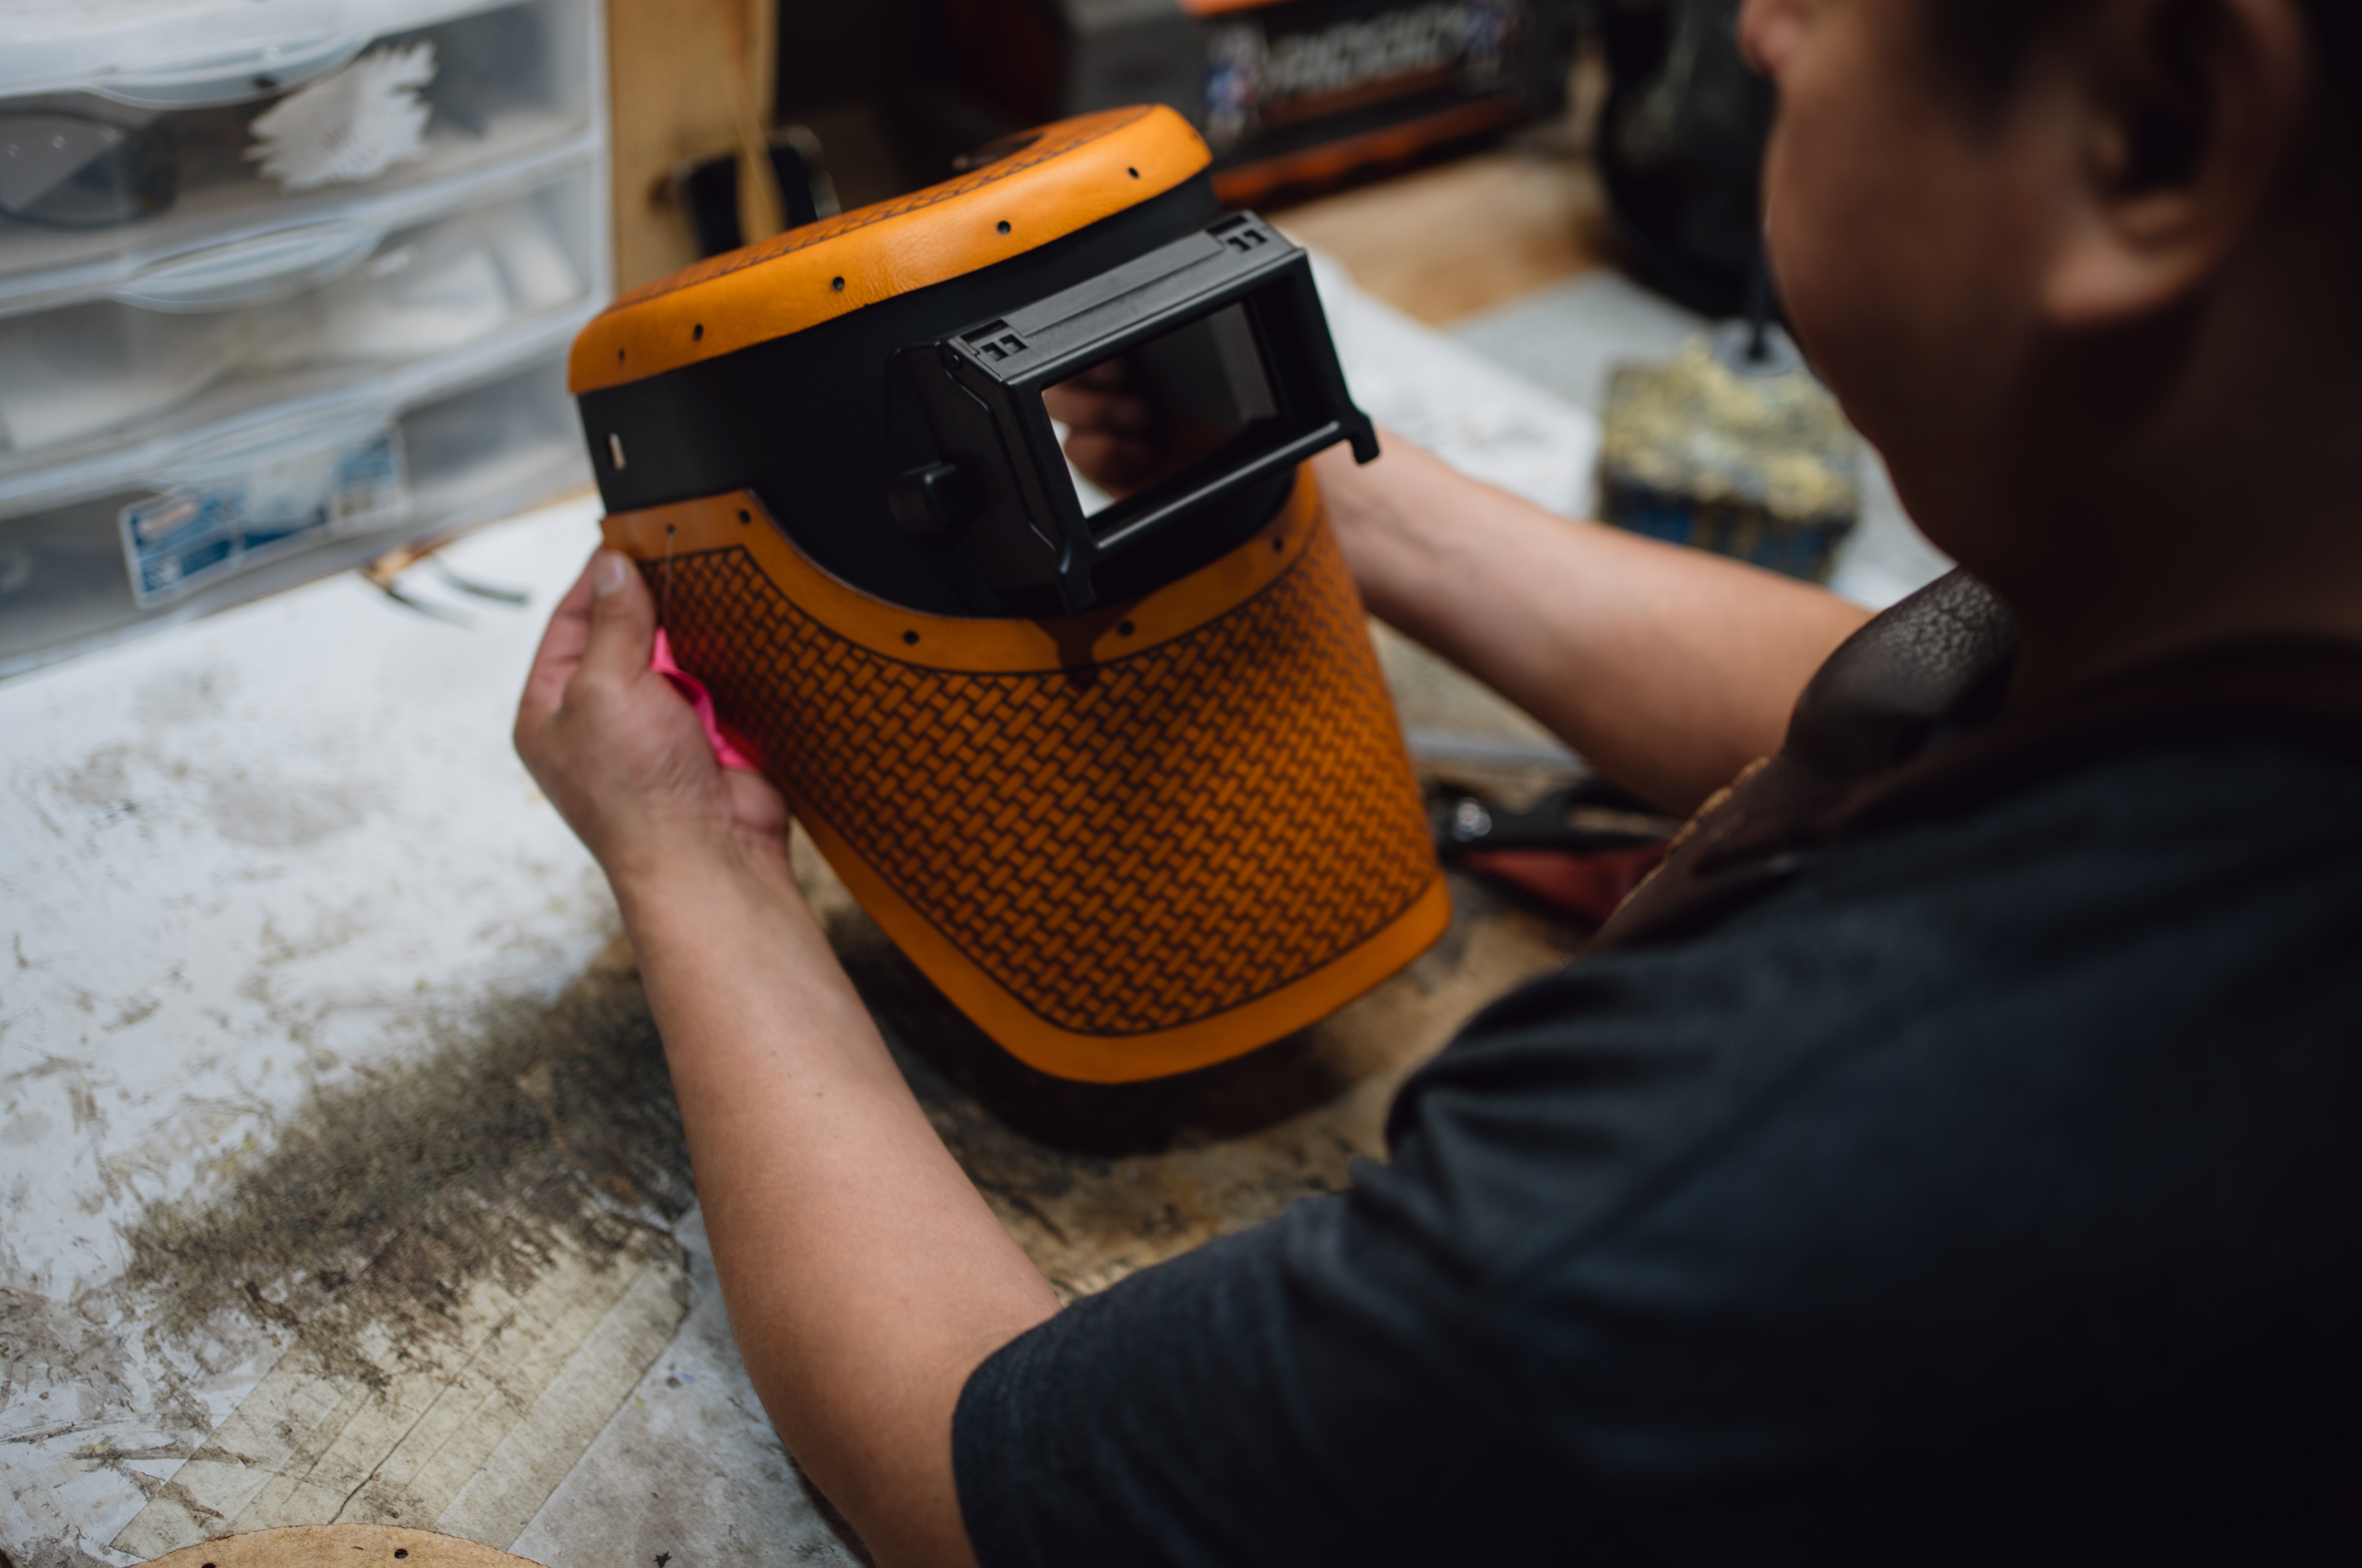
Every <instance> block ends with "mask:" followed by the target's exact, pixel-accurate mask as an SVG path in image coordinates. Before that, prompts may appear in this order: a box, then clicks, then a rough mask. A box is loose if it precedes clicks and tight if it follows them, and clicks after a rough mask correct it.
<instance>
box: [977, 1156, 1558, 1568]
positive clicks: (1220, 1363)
mask: <svg viewBox="0 0 2362 1568" xmlns="http://www.w3.org/2000/svg"><path fill="white" fill-rule="evenodd" d="M1372 1197H1373V1195H1371V1194H1369V1193H1368V1192H1367V1191H1366V1189H1364V1188H1357V1189H1356V1190H1355V1192H1354V1193H1352V1194H1349V1195H1345V1196H1341V1197H1336V1198H1319V1199H1309V1200H1306V1201H1304V1202H1301V1203H1299V1204H1297V1206H1295V1207H1294V1208H1293V1209H1290V1210H1289V1211H1288V1212H1287V1213H1286V1215H1284V1216H1283V1217H1282V1218H1281V1219H1280V1220H1276V1221H1275V1222H1273V1223H1271V1224H1268V1225H1264V1226H1262V1227H1260V1228H1258V1229H1255V1230H1253V1231H1246V1232H1243V1233H1241V1234H1239V1235H1235V1236H1231V1237H1229V1238H1226V1239H1224V1240H1221V1241H1219V1242H1213V1243H1211V1244H1209V1245H1207V1246H1205V1247H1202V1248H1199V1249H1198V1250H1197V1251H1195V1252H1193V1253H1189V1254H1187V1255H1186V1256H1183V1257H1181V1258H1178V1259H1175V1260H1174V1261H1172V1262H1170V1263H1167V1264H1163V1265H1160V1266H1158V1267H1155V1268H1152V1269H1148V1270H1144V1271H1143V1272H1142V1273H1141V1274H1138V1275H1133V1276H1132V1277H1131V1278H1130V1279H1128V1280H1126V1281H1124V1282H1122V1283H1121V1284H1120V1285H1118V1286H1115V1287H1114V1288H1112V1289H1110V1290H1109V1291H1107V1292H1106V1293H1104V1294H1102V1295H1099V1296H1097V1297H1089V1298H1087V1299H1085V1300H1083V1301H1080V1302H1077V1303H1076V1304H1075V1305H1074V1306H1072V1307H1070V1308H1068V1309H1066V1310H1065V1311H1064V1312H1062V1313H1060V1314H1059V1315H1058V1316H1057V1317H1055V1318H1054V1319H1052V1320H1050V1321H1048V1322H1046V1323H1044V1324H1043V1325H1042V1326H1040V1327H1039V1328H1037V1329H1035V1330H1034V1331H1032V1332H1030V1333H1028V1334H1026V1335H1024V1336H1023V1337H1021V1338H1020V1339H1019V1340H1017V1341H1016V1342H1013V1343H1011V1344H1010V1345H1008V1346H1007V1347H1005V1348H1004V1349H1002V1350H1001V1351H1000V1352H999V1353H998V1354H996V1355H994V1356H993V1357H992V1358H991V1359H990V1360H988V1362H986V1363H985V1364H984V1365H983V1366H981V1367H979V1368H978V1369H977V1372H976V1374H975V1375H973V1376H972V1377H971V1378H970V1379H969V1381H968V1384H967V1386H966V1390H965V1391H964V1393H963V1395H962V1397H961V1400H960V1404H959V1408H958V1413H957V1417H956V1419H955V1428H954V1464H955V1473H956V1477H957V1482H958V1489H959V1497H960V1507H961V1511H962V1513H963V1515H964V1517H965V1518H966V1523H967V1528H968V1533H969V1536H970V1539H971V1540H972V1541H973V1542H974V1544H975V1547H976V1551H977V1556H978V1558H979V1560H980V1561H981V1562H983V1563H985V1564H986V1568H1016V1565H1018V1564H1052V1563H1093V1564H1106V1563H1110V1562H1125V1563H1142V1564H1149V1563H1173V1564H1198V1563H1203V1564H1208V1565H1212V1564H1225V1565H1244V1564H1260V1563H1270V1564H1283V1563H1285V1564H1300V1563H1304V1562H1313V1561H1327V1560H1332V1559H1337V1558H1341V1557H1344V1556H1346V1555H1349V1554H1350V1555H1355V1556H1363V1557H1365V1558H1374V1559H1375V1560H1378V1561H1403V1560H1406V1559H1407V1552H1408V1551H1410V1549H1414V1548H1418V1549H1425V1548H1427V1547H1429V1546H1430V1545H1431V1546H1432V1547H1434V1548H1435V1549H1437V1550H1438V1551H1452V1552H1454V1553H1457V1552H1459V1551H1465V1550H1466V1549H1467V1548H1468V1547H1469V1545H1470V1544H1471V1542H1472V1540H1474V1539H1479V1538H1483V1537H1485V1536H1490V1535H1493V1534H1494V1533H1495V1532H1496V1531H1497V1530H1503V1529H1507V1530H1508V1531H1510V1532H1511V1533H1513V1534H1514V1533H1519V1531H1518V1520H1517V1518H1514V1517H1512V1516H1514V1515H1518V1514H1519V1513H1521V1512H1522V1511H1523V1510H1525V1509H1527V1508H1528V1507H1530V1505H1531V1501H1532V1499H1533V1496H1534V1486H1535V1485H1536V1484H1537V1483H1538V1482H1539V1481H1540V1476H1539V1475H1538V1474H1537V1471H1538V1469H1539V1466H1538V1458H1539V1456H1538V1455H1537V1454H1536V1453H1535V1452H1534V1449H1533V1446H1532V1444H1531V1443H1530V1441H1527V1440H1525V1439H1524V1438H1523V1437H1522V1436H1521V1432H1522V1431H1523V1430H1524V1427H1525V1416H1524V1414H1523V1412H1522V1411H1521V1410H1520V1409H1519V1408H1518V1401H1517V1400H1516V1399H1515V1398H1513V1397H1510V1396H1509V1394H1508V1393H1507V1386H1506V1384H1505V1379H1504V1377H1503V1372H1502V1368H1501V1367H1500V1366H1498V1365H1496V1364H1495V1357H1494V1354H1493V1353H1492V1345H1491V1341H1492V1338H1493V1336H1491V1335H1489V1334H1487V1333H1486V1332H1485V1329H1484V1326H1483V1324H1482V1323H1481V1322H1479V1321H1478V1320H1477V1319H1478V1309H1477V1304H1476V1303H1475V1302H1473V1301H1472V1300H1471V1299H1470V1292H1469V1291H1468V1290H1466V1289H1465V1288H1463V1287H1462V1282H1460V1281H1456V1280H1455V1279H1454V1278H1452V1277H1451V1270H1450V1267H1449V1260H1448V1259H1446V1258H1443V1257H1440V1256H1439V1255H1437V1254H1436V1253H1434V1252H1433V1251H1432V1250H1430V1249H1429V1248H1427V1247H1425V1246H1423V1245H1422V1244H1421V1243H1420V1239H1419V1237H1418V1235H1417V1234H1416V1233H1415V1232H1413V1231H1410V1230H1409V1229H1407V1227H1405V1226H1404V1225H1402V1224H1400V1223H1399V1222H1398V1221H1396V1220H1394V1219H1393V1217H1390V1216H1389V1215H1388V1213H1387V1212H1386V1206H1385V1204H1383V1203H1382V1202H1376V1201H1372ZM1562 1479H1563V1478H1562V1477H1560V1480H1562ZM1446 1499H1448V1500H1449V1509H1450V1512H1449V1517H1448V1518H1444V1517H1437V1515H1436V1509H1437V1508H1438V1507H1440V1506H1441V1504H1442V1501H1443V1500H1446ZM1472 1518H1480V1519H1484V1520H1485V1521H1486V1522H1485V1528H1484V1529H1479V1530H1475V1531H1473V1533H1472V1529H1471V1524H1470V1520H1471V1519H1472ZM1414 1560H1415V1559H1414ZM1436 1560H1437V1561H1444V1560H1445V1558H1444V1557H1442V1556H1440V1555H1439V1556H1438V1557H1437V1559H1436Z"/></svg>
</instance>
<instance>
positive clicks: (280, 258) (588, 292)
mask: <svg viewBox="0 0 2362 1568" xmlns="http://www.w3.org/2000/svg"><path fill="white" fill-rule="evenodd" d="M598 197H599V186H598V170H597V167H596V165H595V164H594V163H592V162H591V161H590V160H588V159H583V160H578V161H577V162H576V164H575V166H574V167H573V168H572V169H571V170H570V171H568V172H566V173H564V174H562V175H560V176H558V177H557V178H555V179H544V180H543V181H541V182H538V183H536V184H533V185H528V186H526V187H524V188H523V189H497V188H496V189H494V190H491V191H489V192H482V193H478V194H477V195H476V197H475V199H474V200H473V201H472V202H471V203H469V204H468V205H466V206H464V207H461V208H460V209H458V211H456V212H449V213H446V214H445V215H441V216H439V217H436V218H434V219H431V220H428V221H425V222H420V223H416V224H413V225H410V226H402V227H396V228H393V229H392V230H390V231H387V230H381V229H380V228H378V227H376V226H370V225H364V224H356V223H348V224H344V225H341V226H335V227H333V228H328V229H296V230H291V231H285V232H282V233H280V234H275V235H265V236H261V237H254V238H249V239H247V240H243V241H239V242H237V243H234V244H231V245H227V246H223V247H217V248H214V249H210V250H205V251H198V252H194V253H193V254H192V255H190V256H188V257H186V258H184V259H182V262H181V264H180V265H178V266H176V267H174V268H172V269H170V270H168V271H160V272H159V273H157V274H155V275H152V276H150V277H149V278H148V279H147V280H145V282H144V284H143V286H142V287H141V288H140V289H139V290H138V291H136V292H135V291H118V292H117V293H116V294H115V295H114V296H111V297H105V298H101V299H96V300H92V301H87V302H85V303H83V304H72V305H67V306H64V307H61V308H54V309H50V310H42V311H34V312H26V313H21V314H17V315H0V491H5V489H6V483H5V481H6V480H8V478H9V477H10V476H12V475H17V474H21V473H23V472H25V471H26V470H28V469H34V468H38V467H45V466H50V465H54V464H56V463H58V462H59V461H61V460H62V459H66V458H75V457H80V456H84V455H87V454H100V453H104V452H105V451H107V450H108V449H111V448H118V447H125V446H127V445H134V444H152V443H155V442H158V441H171V440H173V439H175V438H177V437H180V436H183V435H192V436H193V434H194V433H196V432H199V431H201V430H203V429H205V428H208V427H210V426H213V425H219V424H221V423H222V422H224V421H225V420H234V419H237V418H238V417H241V416H245V415H248V414H253V413H255V412H256V411H259V410H263V409H266V408H268V407H270V405H273V404H277V403H287V402H291V401H309V400H313V399H316V398H319V397H322V396H324V395H327V394H329V393H332V392H335V391H337V389H339V388H342V387H345V386H348V385H351V384H354V383H357V382H361V381H370V380H373V379H382V378H383V377H384V376H386V375H387V374H388V373H389V372H390V371H392V370H396V369H397V368H400V367H403V366H412V365H417V364H421V363H424V362H427V361H436V360H441V361H446V362H450V361H455V360H456V361H465V360H466V359H468V358H469V356H471V355H480V354H483V353H487V352H490V353H494V354H497V353H498V352H500V351H501V347H502V344H503V343H504V342H506V341H509V340H513V339H514V338H515V337H517V336H518V335H519V334H521V333H530V332H533V331H535V330H537V328H538V327H539V326H546V324H548V323H549V322H551V321H553V320H555V319H557V318H559V317H568V318H571V317H575V316H579V315H580V314H581V313H582V312H583V311H584V309H585V308H586V307H588V306H590V304H595V303H596V302H597V299H598V298H599V296H600V295H601V294H602V292H603V291H602V286H601V284H602V271H603V269H602V246H601V241H600V228H599V220H598Z"/></svg>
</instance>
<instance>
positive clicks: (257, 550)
mask: <svg viewBox="0 0 2362 1568" xmlns="http://www.w3.org/2000/svg"><path fill="white" fill-rule="evenodd" d="M409 504H410V497H409V491H408V487H407V486H406V484H405V483H404V479H403V458H402V436H401V433H400V432H398V431H392V430H387V431H382V432H380V433H378V434H376V435H372V436H365V437H362V438H361V439H359V440H358V441H353V442H349V443H348V444H346V445H344V446H341V447H331V448H329V449H327V450H325V451H311V452H306V453H304V454H302V455H301V456H293V457H286V458H277V459H266V460H263V461H260V462H257V463H255V464H254V465H252V466H251V467H249V468H247V469H242V470H240V471H238V472H237V473H236V474H234V475H230V476H226V477H222V478H218V479H208V480H204V481H203V482H198V483H191V484H181V485H175V486H173V487H172V488H171V490H168V491H165V492H164V493H163V494H161V495H160V496H157V497H155V498H154V499H153V500H150V501H142V502H138V503H136V504H134V505H130V506H127V507H125V508H124V509H123V513H122V525H123V549H124V555H125V558H127V561H128V562H129V564H130V568H131V592H132V596H133V597H134V598H136V599H137V600H138V602H139V605H140V607H141V608H142V609H145V608H147V607H148V606H149V605H153V604H161V603H164V602H167V601H170V600H173V599H177V598H179V597H180V596H181V595H182V594H184V593H188V592H191V591H194V590H196V589H199V588H203V587H204V586H205V585H206V584H208V583H211V582H215V581H218V580H221V579H222V578H225V577H232V576H235V575H236V574H237V573H238V572H240V571H243V570H246V569H248V568H250V567H254V566H258V565H259V564H260V563H261V562H263V561H265V560H267V559H269V558H271V557H273V556H276V555H279V554H281V552H283V551H285V550H288V549H292V548H293V547H297V546H298V545H302V544H307V543H311V542H313V541H315V540H318V539H323V538H326V537H329V536H334V535H337V534H344V533H358V532H360V531H362V530H364V529H368V528H375V527H379V526H381V525H385V524H388V523H391V522H393V521H394V520H395V519H397V518H399V517H400V516H401V515H402V514H403V512H404V511H405V510H406V509H407V508H408V506H409Z"/></svg>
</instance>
